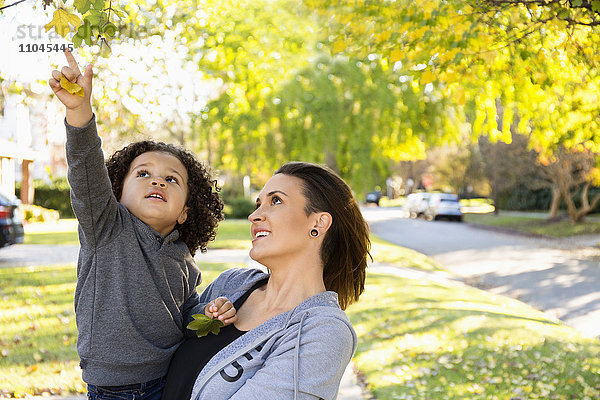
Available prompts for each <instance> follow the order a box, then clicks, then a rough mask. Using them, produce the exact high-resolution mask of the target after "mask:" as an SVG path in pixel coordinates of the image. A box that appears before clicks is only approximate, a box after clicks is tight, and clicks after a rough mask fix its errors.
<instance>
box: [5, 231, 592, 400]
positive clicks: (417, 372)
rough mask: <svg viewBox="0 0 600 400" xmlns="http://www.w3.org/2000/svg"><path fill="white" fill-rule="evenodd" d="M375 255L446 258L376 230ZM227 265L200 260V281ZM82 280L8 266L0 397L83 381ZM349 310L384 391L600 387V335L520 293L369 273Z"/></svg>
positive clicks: (233, 236) (367, 365) (387, 399)
mask: <svg viewBox="0 0 600 400" xmlns="http://www.w3.org/2000/svg"><path fill="white" fill-rule="evenodd" d="M225 227H227V228H226V229H224V228H225ZM229 228H231V229H230V230H229ZM245 234H247V224H246V222H242V221H233V222H232V221H226V223H225V224H223V225H222V226H221V230H220V233H219V235H225V236H224V237H225V239H223V240H236V241H237V240H241V241H242V242H241V243H244V242H243V241H244V240H247V239H244V235H245ZM221 239H222V238H221V236H219V237H218V240H217V242H218V241H220V240H221ZM373 255H374V257H375V259H376V261H386V262H396V263H401V264H402V265H403V266H405V267H406V266H409V267H410V266H412V267H415V268H422V269H429V270H435V269H438V268H439V266H437V265H435V264H434V263H432V262H431V261H430V260H429V259H428V258H426V257H425V256H423V255H419V254H418V253H414V252H411V251H406V249H402V248H400V247H397V246H394V245H392V244H389V243H387V242H384V241H382V240H380V239H378V238H376V237H374V238H373ZM228 267H229V265H227V264H202V265H200V268H201V270H202V272H203V277H204V282H205V283H204V284H203V287H204V286H205V285H206V284H208V283H209V282H211V281H212V280H213V279H214V278H215V277H216V276H217V275H218V274H219V273H220V272H221V271H223V270H224V269H226V268H228ZM74 288H75V266H74V265H61V266H45V267H35V268H5V269H0V299H2V302H0V350H1V353H0V397H24V396H25V395H26V394H28V393H29V394H31V393H35V394H43V393H53V394H58V393H63V394H65V393H68V392H82V391H84V384H83V382H82V381H81V378H80V374H81V371H80V370H79V367H78V357H77V354H76V351H75V340H76V329H75V321H74V315H73V291H74ZM347 311H348V315H349V316H350V318H351V320H352V321H353V324H354V326H355V328H356V331H357V333H358V335H359V348H358V351H357V353H356V355H355V360H356V362H357V365H358V367H359V369H360V371H361V374H362V375H364V377H365V380H366V381H367V382H368V388H369V390H370V391H371V392H372V393H373V394H374V395H375V396H376V397H377V398H378V399H379V400H392V399H440V400H442V399H443V400H446V399H473V398H477V399H490V400H491V399H502V400H504V399H506V400H509V399H515V400H516V399H523V400H524V399H584V400H586V399H587V400H591V399H598V398H600V357H598V356H599V355H600V344H599V342H598V341H594V340H591V339H584V338H583V337H581V336H580V335H579V334H578V333H577V332H576V331H575V330H573V329H571V328H569V327H566V326H564V325H562V324H560V323H558V322H557V321H554V320H550V319H548V318H547V317H545V316H544V315H543V314H542V313H540V312H537V311H535V310H533V309H531V308H530V307H528V306H527V305H525V304H523V303H520V302H519V301H516V300H512V299H508V298H505V297H500V296H492V295H490V294H488V293H486V292H483V291H480V290H477V289H472V288H468V287H455V286H445V285H442V284H440V283H435V282H431V281H427V280H410V279H404V278H399V277H393V276H389V275H380V274H369V275H368V278H367V288H366V291H365V294H364V295H363V296H362V298H361V301H360V302H359V303H358V304H355V305H352V306H351V307H350V308H349V309H348V310H347Z"/></svg>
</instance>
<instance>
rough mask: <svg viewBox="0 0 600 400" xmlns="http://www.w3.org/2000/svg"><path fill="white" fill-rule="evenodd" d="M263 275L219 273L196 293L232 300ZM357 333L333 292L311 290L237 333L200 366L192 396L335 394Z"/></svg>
mask: <svg viewBox="0 0 600 400" xmlns="http://www.w3.org/2000/svg"><path fill="white" fill-rule="evenodd" d="M266 276H267V275H265V273H263V272H262V271H259V270H256V269H231V270H228V271H225V272H224V273H222V274H221V275H220V276H219V277H218V278H217V279H216V280H215V281H214V282H213V283H211V284H210V285H209V286H208V288H206V290H205V291H204V292H203V293H202V295H201V296H200V301H201V302H208V301H210V299H213V298H215V297H218V296H225V297H228V298H229V299H230V300H231V301H232V302H233V301H235V300H237V299H238V298H239V297H240V296H241V295H242V294H243V293H244V292H245V291H246V290H248V289H249V288H250V287H251V286H252V285H253V284H254V283H255V282H257V281H259V280H261V279H263V278H265V277H266ZM356 345H357V338H356V333H355V332H354V329H353V328H352V325H351V324H350V321H349V320H348V317H347V316H346V314H345V313H344V312H343V311H342V310H341V309H340V307H339V304H338V301H337V294H336V293H335V292H329V291H328V292H324V293H320V294H317V295H315V296H312V297H310V298H308V299H306V300H305V301H304V302H302V303H301V304H300V305H298V306H297V307H296V308H294V309H293V310H291V311H288V312H285V313H282V314H279V315H278V316H276V317H273V318H271V319H270V320H268V321H266V322H264V323H263V324H261V325H259V326H258V327H256V328H254V329H252V330H251V331H249V332H247V333H246V334H244V335H242V336H241V337H239V338H238V339H236V340H235V341H233V342H232V343H231V344H229V345H228V346H226V347H225V348H224V349H222V350H221V351H220V352H219V353H217V354H216V355H215V356H214V357H213V358H212V359H211V360H210V361H209V362H208V363H207V364H206V366H205V367H204V368H203V369H202V371H201V372H200V374H199V375H198V378H197V379H196V383H195V385H194V389H193V391H192V399H193V400H225V399H231V400H252V399H257V400H286V399H295V400H299V399H312V400H316V399H327V400H329V399H335V398H336V396H337V393H338V388H339V385H340V380H341V378H342V374H343V373H344V370H345V368H346V366H347V365H348V363H349V362H350V359H351V358H352V355H353V354H354V351H355V350H356Z"/></svg>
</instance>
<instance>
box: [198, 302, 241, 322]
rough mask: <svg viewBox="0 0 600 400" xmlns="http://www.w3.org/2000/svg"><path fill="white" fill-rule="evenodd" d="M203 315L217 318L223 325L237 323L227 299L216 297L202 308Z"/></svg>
mask: <svg viewBox="0 0 600 400" xmlns="http://www.w3.org/2000/svg"><path fill="white" fill-rule="evenodd" d="M204 315H206V316H207V317H210V318H213V319H214V318H217V319H218V320H219V321H221V322H223V324H224V325H230V324H233V323H234V322H235V321H237V311H236V310H235V307H234V306H233V304H232V303H231V301H229V299H228V298H227V297H217V298H216V299H214V300H213V301H211V302H210V303H208V304H207V305H206V307H204Z"/></svg>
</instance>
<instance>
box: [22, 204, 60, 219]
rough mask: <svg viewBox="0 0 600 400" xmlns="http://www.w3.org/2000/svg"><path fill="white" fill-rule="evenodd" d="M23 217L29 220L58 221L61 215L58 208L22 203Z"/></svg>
mask: <svg viewBox="0 0 600 400" xmlns="http://www.w3.org/2000/svg"><path fill="white" fill-rule="evenodd" d="M19 208H20V210H21V213H22V215H23V219H24V220H25V221H27V222H56V221H58V219H59V217H60V215H59V212H58V211H56V210H50V209H47V208H44V207H40V206H36V205H33V204H21V205H20V207H19Z"/></svg>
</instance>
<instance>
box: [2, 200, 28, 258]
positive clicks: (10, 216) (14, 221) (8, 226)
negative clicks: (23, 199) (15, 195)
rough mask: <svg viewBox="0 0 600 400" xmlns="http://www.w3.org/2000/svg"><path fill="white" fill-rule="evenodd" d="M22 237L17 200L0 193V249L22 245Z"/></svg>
mask: <svg viewBox="0 0 600 400" xmlns="http://www.w3.org/2000/svg"><path fill="white" fill-rule="evenodd" d="M24 237H25V233H24V231H23V220H22V218H21V213H20V212H19V200H17V199H11V198H9V197H8V196H6V195H4V194H1V193H0V247H5V246H8V245H11V244H15V243H23V239H24Z"/></svg>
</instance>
